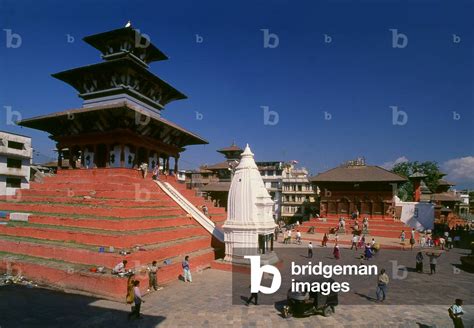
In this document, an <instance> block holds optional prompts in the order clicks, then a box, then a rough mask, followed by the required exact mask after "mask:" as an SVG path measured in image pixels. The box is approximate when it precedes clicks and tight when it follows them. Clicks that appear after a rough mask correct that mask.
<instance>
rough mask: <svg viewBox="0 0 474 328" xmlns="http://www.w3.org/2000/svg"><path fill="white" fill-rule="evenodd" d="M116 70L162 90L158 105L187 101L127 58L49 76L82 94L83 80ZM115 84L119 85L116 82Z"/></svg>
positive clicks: (183, 96) (141, 66)
mask: <svg viewBox="0 0 474 328" xmlns="http://www.w3.org/2000/svg"><path fill="white" fill-rule="evenodd" d="M117 70H130V71H132V72H135V73H136V74H137V75H139V76H140V77H143V78H145V79H146V81H148V82H149V83H151V84H152V85H153V86H154V88H155V89H156V90H163V91H164V93H165V96H166V97H165V98H164V100H163V101H161V100H160V103H161V104H162V105H166V104H168V103H170V102H171V101H174V100H182V99H187V96H186V95H185V94H184V93H182V92H181V91H179V90H177V89H175V88H174V87H173V86H171V85H170V84H169V83H167V82H166V81H164V80H162V79H160V78H159V77H158V76H156V75H155V74H153V73H152V72H150V71H149V70H147V69H146V67H144V66H143V65H141V64H139V63H138V62H137V61H136V60H134V59H131V58H128V57H121V58H117V59H113V60H109V61H105V62H99V63H95V64H91V65H86V66H80V67H76V68H72V69H69V70H65V71H61V72H58V73H54V74H51V76H52V77H54V78H56V79H58V80H61V81H63V82H65V83H67V84H69V85H70V86H72V87H73V88H74V89H76V90H77V91H78V92H79V93H81V94H82V93H84V90H82V89H83V88H84V78H86V77H87V78H89V79H90V78H91V77H95V78H96V79H98V78H100V77H103V76H104V72H105V73H107V74H105V76H111V75H110V73H111V72H114V73H117V72H119V71H117ZM108 83H110V81H108ZM117 84H121V83H120V82H117ZM97 91H101V90H97Z"/></svg>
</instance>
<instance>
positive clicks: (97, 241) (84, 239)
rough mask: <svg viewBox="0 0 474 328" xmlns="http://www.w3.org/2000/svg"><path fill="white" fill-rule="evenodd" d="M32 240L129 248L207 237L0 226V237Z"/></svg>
mask: <svg viewBox="0 0 474 328" xmlns="http://www.w3.org/2000/svg"><path fill="white" fill-rule="evenodd" d="M2 234H4V235H8V236H20V237H32V238H39V239H47V240H57V241H66V242H77V243H82V244H87V245H95V246H101V245H108V246H114V247H115V248H129V247H133V246H135V245H148V244H155V243H158V242H164V241H169V240H173V239H178V238H185V237H190V236H207V235H209V234H208V233H207V231H206V230H204V229H203V228H202V227H200V226H197V225H189V226H180V227H166V228H154V229H146V230H135V231H109V230H99V229H86V228H75V227H58V226H53V225H42V224H31V223H23V222H15V223H12V222H9V223H8V224H7V225H0V235H2Z"/></svg>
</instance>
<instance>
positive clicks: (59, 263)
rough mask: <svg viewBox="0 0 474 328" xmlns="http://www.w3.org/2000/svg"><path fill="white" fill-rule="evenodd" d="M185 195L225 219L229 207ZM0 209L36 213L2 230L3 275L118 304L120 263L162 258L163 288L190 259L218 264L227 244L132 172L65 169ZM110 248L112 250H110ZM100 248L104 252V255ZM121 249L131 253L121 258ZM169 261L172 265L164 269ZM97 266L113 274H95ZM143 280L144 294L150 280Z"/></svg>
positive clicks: (2, 202) (1, 202) (197, 264)
mask: <svg viewBox="0 0 474 328" xmlns="http://www.w3.org/2000/svg"><path fill="white" fill-rule="evenodd" d="M168 179H169V180H171V177H169V178H168ZM173 184H176V185H179V184H177V183H176V182H174V183H173ZM179 186H180V187H181V185H179ZM180 192H182V190H181V189H180ZM183 194H184V192H183ZM185 196H186V197H190V201H191V202H193V203H194V204H196V205H199V206H200V205H202V204H206V205H207V206H208V208H209V211H210V213H211V215H216V216H217V217H218V218H219V217H223V218H224V220H225V211H223V209H220V208H215V207H214V206H212V204H211V203H210V202H208V201H205V200H204V199H203V198H200V197H196V196H195V195H194V194H192V193H186V195H185ZM0 210H4V211H9V212H26V213H30V214H31V215H30V216H29V221H28V222H16V221H8V224H7V225H1V226H0V255H1V256H2V258H3V261H2V262H1V263H0V270H1V271H5V270H7V269H9V270H12V271H13V272H14V273H16V272H21V274H22V275H24V276H26V277H28V278H29V279H33V280H35V281H37V282H39V283H43V284H47V285H50V286H55V287H59V288H62V289H68V290H76V291H80V292H86V293H92V294H95V295H97V296H102V297H106V298H112V299H118V300H123V298H124V293H125V290H126V288H125V287H126V286H125V285H126V278H120V277H117V276H112V275H111V274H110V269H111V268H113V266H115V264H117V263H118V262H120V261H121V260H122V259H127V260H128V262H129V265H128V267H129V268H139V267H142V266H143V265H146V264H149V263H150V262H151V261H153V260H156V261H158V263H159V264H160V265H162V266H163V269H162V270H160V272H159V274H158V280H159V283H161V284H162V283H166V282H168V281H172V280H176V279H177V277H178V275H179V274H180V273H181V261H182V259H183V257H184V256H185V255H189V256H190V258H191V266H192V268H194V270H196V269H202V268H206V267H210V264H211V262H212V261H213V260H214V259H215V250H214V248H212V246H214V247H215V246H221V245H216V241H215V240H214V238H213V237H212V236H211V235H210V234H209V233H208V232H207V231H206V230H205V229H204V228H202V227H201V226H200V225H199V224H198V223H197V222H196V221H195V220H194V219H193V218H191V217H189V215H187V213H186V212H185V211H183V210H182V209H181V208H180V207H179V206H178V204H176V203H175V202H174V201H173V200H172V199H171V198H170V197H169V196H167V195H166V194H165V193H164V192H163V191H162V190H161V189H160V188H159V187H158V186H157V185H156V184H155V183H154V182H153V181H152V180H151V176H149V177H147V179H146V180H144V179H142V178H141V176H140V175H139V172H138V171H136V170H130V169H94V170H63V171H59V173H58V174H57V175H56V176H54V177H47V178H45V179H44V180H43V181H42V182H41V183H38V182H36V183H32V184H31V189H29V190H21V191H20V192H18V194H17V195H15V196H13V197H3V198H0ZM137 245H140V249H141V250H139V249H138V248H137V247H136V246H137ZM110 246H112V247H113V248H114V252H113V253H109V252H108V250H109V247H110ZM101 247H103V248H104V249H105V252H99V249H100V248H101ZM121 249H126V250H130V251H132V253H131V254H129V255H126V256H122V255H120V254H118V251H119V250H121ZM165 259H169V260H171V264H169V265H164V264H163V261H164V260H165ZM95 266H104V267H105V268H107V269H108V272H109V273H106V274H99V273H92V272H89V269H90V268H91V267H95ZM138 278H139V279H140V280H143V283H142V288H144V289H146V287H147V286H148V278H147V275H146V274H141V275H138Z"/></svg>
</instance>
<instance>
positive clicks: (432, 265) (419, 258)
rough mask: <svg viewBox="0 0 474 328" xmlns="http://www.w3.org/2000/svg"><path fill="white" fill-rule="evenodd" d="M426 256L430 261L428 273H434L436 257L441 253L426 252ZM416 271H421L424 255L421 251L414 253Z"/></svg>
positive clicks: (436, 262)
mask: <svg viewBox="0 0 474 328" xmlns="http://www.w3.org/2000/svg"><path fill="white" fill-rule="evenodd" d="M426 256H427V257H428V258H429V262H430V274H435V273H436V264H438V260H437V259H438V257H440V256H441V253H435V252H432V253H426ZM415 261H416V267H415V269H416V272H418V273H423V261H424V256H423V253H422V252H418V253H417V254H416V258H415Z"/></svg>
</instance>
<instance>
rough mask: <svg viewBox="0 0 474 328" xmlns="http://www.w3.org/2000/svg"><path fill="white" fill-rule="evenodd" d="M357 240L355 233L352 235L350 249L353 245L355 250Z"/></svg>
mask: <svg viewBox="0 0 474 328" xmlns="http://www.w3.org/2000/svg"><path fill="white" fill-rule="evenodd" d="M358 242H359V237H357V235H353V236H352V246H351V249H353V248H354V247H355V250H357V243H358Z"/></svg>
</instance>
